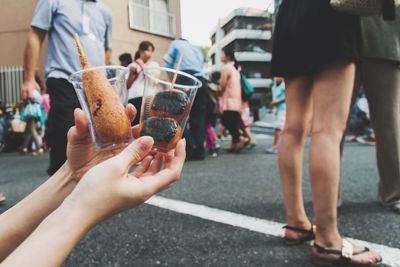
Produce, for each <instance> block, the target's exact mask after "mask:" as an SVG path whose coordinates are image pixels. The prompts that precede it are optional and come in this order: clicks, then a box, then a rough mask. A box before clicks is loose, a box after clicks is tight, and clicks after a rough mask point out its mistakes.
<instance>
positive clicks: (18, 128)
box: [10, 119, 26, 133]
mask: <svg viewBox="0 0 400 267" xmlns="http://www.w3.org/2000/svg"><path fill="white" fill-rule="evenodd" d="M10 126H11V131H12V132H13V133H23V132H25V129H26V122H24V121H21V120H20V119H13V120H11V121H10Z"/></svg>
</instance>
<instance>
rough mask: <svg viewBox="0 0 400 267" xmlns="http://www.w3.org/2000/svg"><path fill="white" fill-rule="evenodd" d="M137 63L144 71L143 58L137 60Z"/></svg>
mask: <svg viewBox="0 0 400 267" xmlns="http://www.w3.org/2000/svg"><path fill="white" fill-rule="evenodd" d="M135 62H136V63H137V64H138V65H139V66H140V67H141V68H142V69H143V68H144V61H143V59H141V58H138V59H136V60H135Z"/></svg>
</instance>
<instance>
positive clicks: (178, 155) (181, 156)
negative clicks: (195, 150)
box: [165, 139, 186, 172]
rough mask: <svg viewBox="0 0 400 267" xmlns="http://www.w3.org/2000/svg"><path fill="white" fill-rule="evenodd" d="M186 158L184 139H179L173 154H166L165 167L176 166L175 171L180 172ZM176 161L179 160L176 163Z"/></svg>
mask: <svg viewBox="0 0 400 267" xmlns="http://www.w3.org/2000/svg"><path fill="white" fill-rule="evenodd" d="M185 158H186V140H185V139H181V140H180V141H179V142H178V144H177V145H176V147H175V151H174V156H173V157H171V156H168V157H167V159H166V162H165V167H166V168H178V169H176V171H178V172H181V171H182V168H183V164H184V162H185ZM176 162H179V163H180V162H181V164H179V165H177V164H176Z"/></svg>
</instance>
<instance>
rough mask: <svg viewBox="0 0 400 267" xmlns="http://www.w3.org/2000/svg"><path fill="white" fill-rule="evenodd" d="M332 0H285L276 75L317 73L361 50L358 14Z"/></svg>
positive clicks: (278, 26) (279, 19) (278, 23)
mask: <svg viewBox="0 0 400 267" xmlns="http://www.w3.org/2000/svg"><path fill="white" fill-rule="evenodd" d="M329 2H330V0H283V3H282V5H281V6H280V8H279V11H278V14H277V17H276V24H275V31H274V40H273V51H272V75H274V76H281V77H297V76H303V75H314V74H315V73H317V72H318V71H320V70H321V69H322V68H324V67H325V66H327V65H329V64H331V63H334V62H335V61H338V60H341V59H350V60H354V61H357V60H358V59H359V57H360V54H361V27H360V18H359V17H358V16H352V15H347V14H344V13H340V12H337V11H335V10H333V9H332V7H331V6H330V4H329Z"/></svg>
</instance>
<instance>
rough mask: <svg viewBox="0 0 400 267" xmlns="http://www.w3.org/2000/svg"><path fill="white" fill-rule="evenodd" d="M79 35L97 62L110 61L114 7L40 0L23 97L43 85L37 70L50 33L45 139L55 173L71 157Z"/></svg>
mask: <svg viewBox="0 0 400 267" xmlns="http://www.w3.org/2000/svg"><path fill="white" fill-rule="evenodd" d="M74 33H77V34H78V35H79V37H80V40H81V42H82V45H83V48H84V50H85V51H86V56H87V57H88V59H89V61H90V62H91V63H92V65H93V66H101V65H105V64H108V63H109V62H110V56H111V11H110V10H109V8H108V7H107V6H106V5H105V4H104V3H103V1H98V0H83V1H61V0H54V1H48V0H39V1H38V2H37V5H36V9H35V13H34V15H33V19H32V23H31V30H30V32H29V34H28V38H27V43H26V48H25V53H24V70H25V71H24V84H23V86H22V89H21V95H22V98H24V99H26V98H28V97H29V96H30V97H32V93H33V91H34V90H35V89H38V88H39V86H38V85H37V83H36V82H35V71H36V65H37V63H38V58H39V52H40V48H41V47H42V45H43V41H44V40H45V37H46V35H47V34H48V49H47V61H46V68H45V77H46V85H47V89H48V92H49V95H50V101H51V105H52V107H51V109H50V112H49V117H48V124H47V129H46V140H47V142H48V144H49V146H50V148H51V150H50V166H49V168H48V169H47V173H48V174H50V175H52V174H54V173H55V172H56V171H57V170H58V169H59V168H60V167H61V166H62V165H63V163H64V162H65V160H66V146H67V132H68V129H69V128H70V127H71V126H72V125H73V124H74V119H73V111H74V109H75V108H77V107H79V106H80V105H79V101H78V98H77V96H76V93H75V90H74V88H73V85H72V84H71V83H70V82H68V77H69V76H70V75H71V74H72V73H74V72H76V71H79V70H81V69H82V67H81V64H80V62H79V57H78V54H77V52H76V45H75V43H74V40H73V37H72V36H73V34H74Z"/></svg>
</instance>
